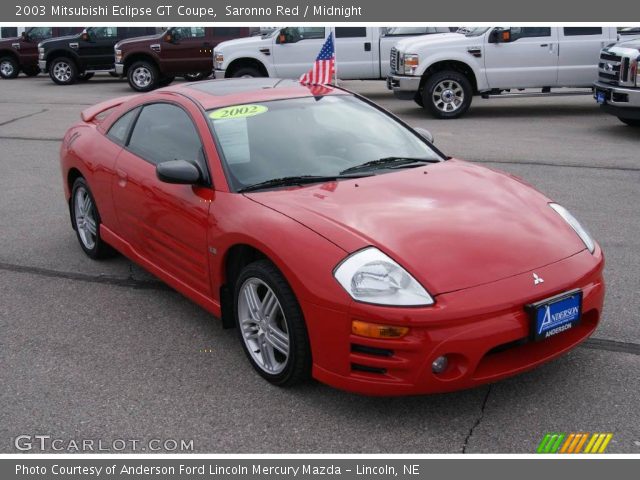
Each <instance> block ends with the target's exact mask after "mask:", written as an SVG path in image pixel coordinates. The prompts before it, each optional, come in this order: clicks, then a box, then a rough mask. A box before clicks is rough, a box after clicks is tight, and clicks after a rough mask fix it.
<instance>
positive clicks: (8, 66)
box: [0, 27, 82, 78]
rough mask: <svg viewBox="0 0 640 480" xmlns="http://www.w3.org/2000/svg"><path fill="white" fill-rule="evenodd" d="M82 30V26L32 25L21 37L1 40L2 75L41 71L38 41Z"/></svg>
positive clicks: (0, 73)
mask: <svg viewBox="0 0 640 480" xmlns="http://www.w3.org/2000/svg"><path fill="white" fill-rule="evenodd" d="M81 31H82V27H31V28H27V29H26V30H25V31H24V32H22V35H21V36H20V37H11V38H3V39H2V40H0V77H2V78H16V77H17V76H18V74H19V73H20V72H22V73H24V74H25V75H26V76H27V77H33V76H35V75H37V74H38V73H40V69H39V68H38V48H37V45H38V42H41V41H43V40H46V39H48V38H51V37H60V36H62V35H70V34H72V33H78V32H81Z"/></svg>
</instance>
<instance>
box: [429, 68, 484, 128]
mask: <svg viewBox="0 0 640 480" xmlns="http://www.w3.org/2000/svg"><path fill="white" fill-rule="evenodd" d="M472 95H473V89H472V87H471V82H469V79H468V78H467V77H465V76H464V75H463V74H461V73H458V72H455V71H453V70H445V71H442V72H436V73H434V74H433V75H431V76H430V77H429V78H428V79H427V81H426V82H425V84H424V87H423V89H422V103H423V105H424V108H426V109H427V110H428V111H429V112H430V113H431V115H433V116H434V117H436V118H441V119H451V118H458V117H461V116H462V115H464V114H465V113H466V111H467V110H469V106H470V105H471V97H472Z"/></svg>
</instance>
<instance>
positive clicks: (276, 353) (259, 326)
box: [238, 277, 290, 375]
mask: <svg viewBox="0 0 640 480" xmlns="http://www.w3.org/2000/svg"><path fill="white" fill-rule="evenodd" d="M238 320H239V324H240V329H241V334H242V339H243V340H244V343H245V345H246V347H247V350H248V351H249V353H250V355H251V357H252V359H253V361H254V362H255V363H256V365H258V366H259V367H260V368H261V369H262V370H264V371H265V372H266V373H269V374H271V375H277V374H279V373H281V372H282V371H283V370H284V369H285V368H286V366H287V362H288V360H289V347H290V341H289V338H290V337H289V329H288V327H287V322H286V318H285V315H284V312H283V310H282V306H281V305H280V302H279V300H278V298H277V296H276V294H275V293H274V291H273V290H272V289H271V287H269V285H267V284H266V283H265V282H264V281H262V280H260V279H259V278H256V277H252V278H248V279H247V280H246V281H245V282H244V283H243V284H242V286H241V287H240V292H239V295H238Z"/></svg>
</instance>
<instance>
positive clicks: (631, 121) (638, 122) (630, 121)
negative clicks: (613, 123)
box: [618, 117, 640, 127]
mask: <svg viewBox="0 0 640 480" xmlns="http://www.w3.org/2000/svg"><path fill="white" fill-rule="evenodd" d="M618 119H619V120H620V121H621V122H622V123H626V124H627V125H629V126H630V127H640V119H637V118H623V117H618Z"/></svg>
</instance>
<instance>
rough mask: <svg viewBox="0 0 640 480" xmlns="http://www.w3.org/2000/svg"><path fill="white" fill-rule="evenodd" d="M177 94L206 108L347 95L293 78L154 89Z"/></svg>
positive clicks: (346, 93)
mask: <svg viewBox="0 0 640 480" xmlns="http://www.w3.org/2000/svg"><path fill="white" fill-rule="evenodd" d="M162 92H167V93H179V94H182V95H186V96H188V97H190V98H192V99H193V100H195V101H197V102H198V103H200V104H201V105H202V107H203V108H204V109H206V110H208V109H211V108H219V107H225V106H229V105H239V104H246V103H252V102H265V101H270V100H283V99H287V98H301V97H317V96H325V95H351V93H350V92H347V91H345V90H343V89H340V88H337V87H333V86H330V85H322V86H305V85H302V84H301V83H300V82H298V81H297V80H285V79H279V78H228V79H221V80H205V81H200V82H192V83H185V84H180V85H176V86H171V87H167V88H163V89H161V90H158V93H162Z"/></svg>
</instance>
